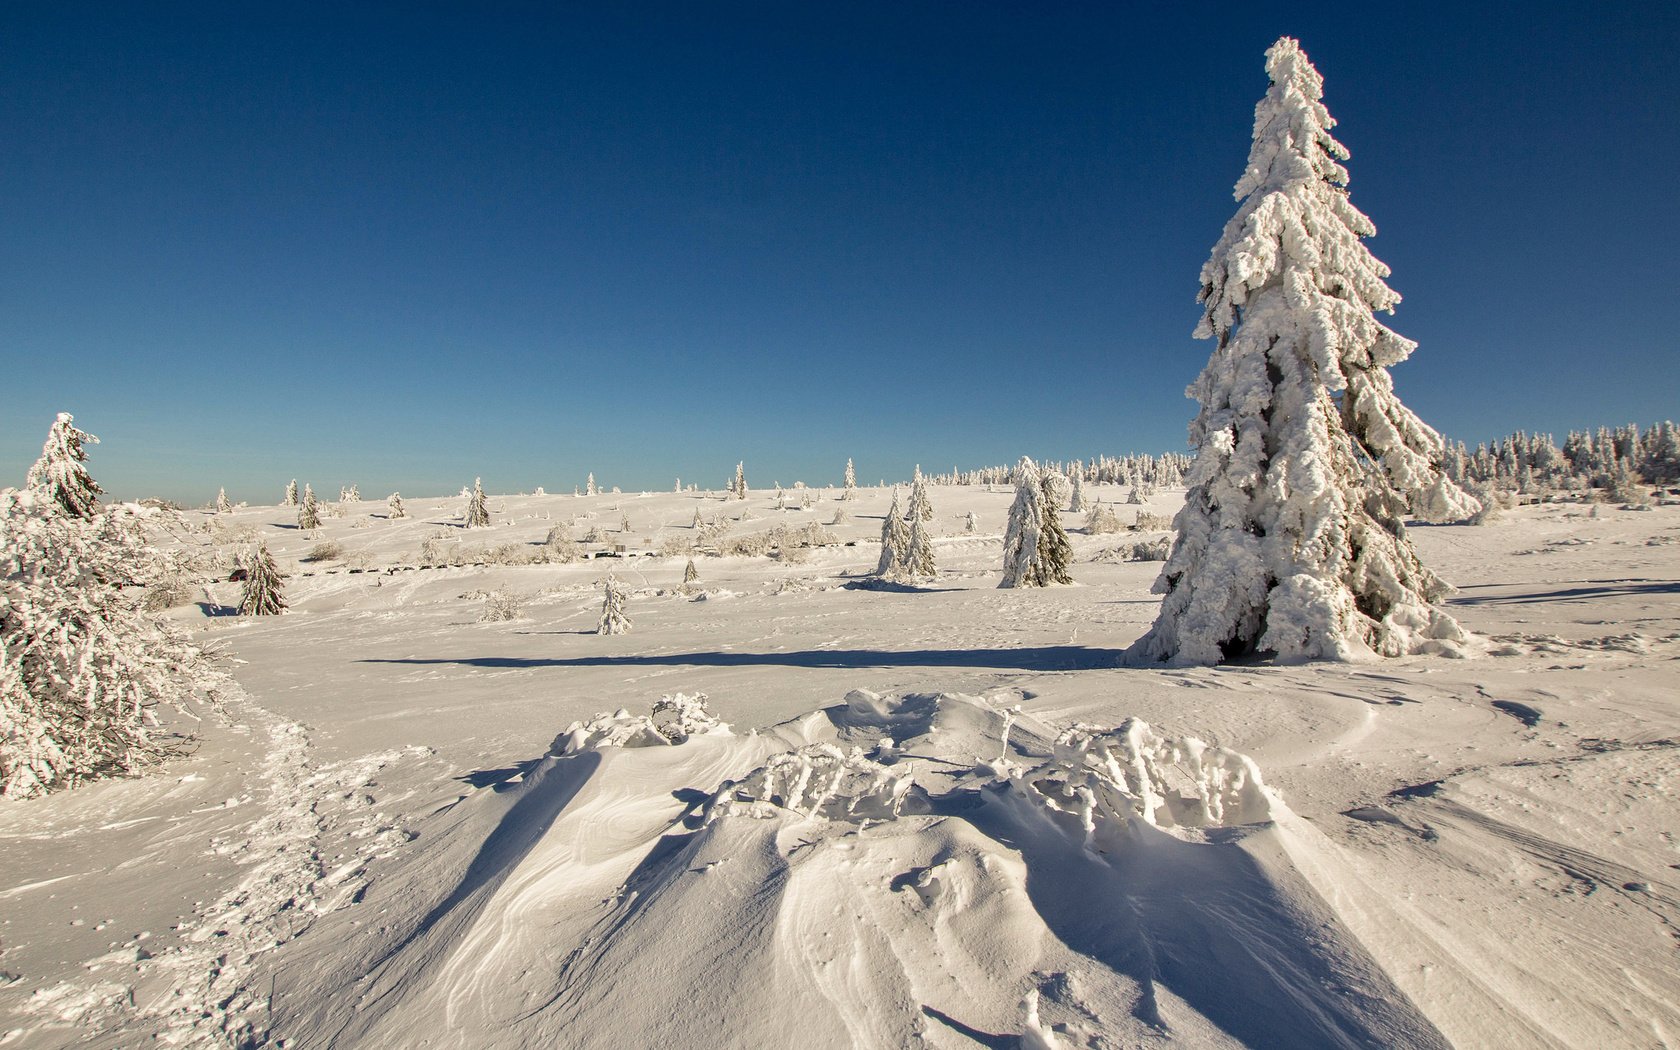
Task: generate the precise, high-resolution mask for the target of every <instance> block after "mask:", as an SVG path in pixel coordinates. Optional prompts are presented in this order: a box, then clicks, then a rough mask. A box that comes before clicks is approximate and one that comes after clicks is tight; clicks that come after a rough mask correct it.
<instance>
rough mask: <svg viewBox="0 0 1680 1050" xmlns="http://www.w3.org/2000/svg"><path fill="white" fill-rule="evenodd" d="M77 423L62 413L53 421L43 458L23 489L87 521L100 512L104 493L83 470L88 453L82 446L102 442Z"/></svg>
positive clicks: (42, 447)
mask: <svg viewBox="0 0 1680 1050" xmlns="http://www.w3.org/2000/svg"><path fill="white" fill-rule="evenodd" d="M74 419H75V417H73V416H72V415H70V413H68V412H60V413H59V414H58V418H57V419H55V420H53V425H52V426H51V427H49V428H47V441H46V444H44V445H42V446H41V458H40V459H37V460H36V461H35V465H34V466H32V467H30V468H29V474H28V475H27V478H26V480H25V481H24V485H25V486H26V487H27V488H28V489H29V490H30V491H31V492H37V493H40V494H42V495H44V496H46V497H47V498H48V499H50V500H51V501H52V503H53V505H55V506H56V507H58V509H59V510H61V511H63V512H64V513H65V514H68V515H70V516H71V517H72V518H81V519H83V520H87V519H89V518H92V517H93V515H94V513H95V512H96V511H98V509H99V494H100V493H101V492H103V491H105V490H104V489H101V488H100V487H99V483H98V482H96V481H94V480H93V477H92V475H90V474H89V473H88V471H87V467H85V466H83V464H84V463H86V462H87V450H86V449H84V448H83V447H82V446H83V445H84V444H87V445H97V444H99V439H98V438H96V437H94V436H93V435H92V434H89V433H87V432H85V431H82V430H77V429H76V426H75V423H74Z"/></svg>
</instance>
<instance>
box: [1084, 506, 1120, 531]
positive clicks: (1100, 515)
mask: <svg viewBox="0 0 1680 1050" xmlns="http://www.w3.org/2000/svg"><path fill="white" fill-rule="evenodd" d="M1121 527H1122V526H1121V525H1120V515H1118V514H1116V513H1114V508H1112V507H1109V506H1106V505H1104V504H1102V503H1093V504H1092V505H1091V510H1090V513H1088V514H1086V515H1085V534H1086V535H1087V536H1106V535H1109V534H1111V533H1116V532H1119V531H1120V529H1121Z"/></svg>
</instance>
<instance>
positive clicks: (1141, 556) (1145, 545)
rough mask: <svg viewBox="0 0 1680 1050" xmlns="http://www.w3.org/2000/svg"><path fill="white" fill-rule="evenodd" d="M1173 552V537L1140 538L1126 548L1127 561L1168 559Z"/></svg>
mask: <svg viewBox="0 0 1680 1050" xmlns="http://www.w3.org/2000/svg"><path fill="white" fill-rule="evenodd" d="M1171 553H1172V537H1171V536H1162V537H1160V538H1158V539H1153V540H1138V541H1137V542H1136V543H1133V544H1132V545H1131V546H1130V547H1128V548H1127V549H1126V560H1127V561H1166V560H1167V555H1169V554H1171Z"/></svg>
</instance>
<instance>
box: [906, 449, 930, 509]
mask: <svg viewBox="0 0 1680 1050" xmlns="http://www.w3.org/2000/svg"><path fill="white" fill-rule="evenodd" d="M905 513H906V514H908V515H909V516H910V517H912V518H920V519H921V520H923V521H932V520H933V504H932V503H930V502H929V501H928V494H927V481H926V480H924V479H923V478H922V466H921V464H920V463H918V464H916V476H915V478H914V479H912V480H911V482H910V509H909V510H907V511H905Z"/></svg>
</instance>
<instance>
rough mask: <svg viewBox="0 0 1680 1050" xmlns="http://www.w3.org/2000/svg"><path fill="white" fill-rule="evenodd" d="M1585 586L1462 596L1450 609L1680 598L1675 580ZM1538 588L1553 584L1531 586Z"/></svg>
mask: <svg viewBox="0 0 1680 1050" xmlns="http://www.w3.org/2000/svg"><path fill="white" fill-rule="evenodd" d="M1581 583H1582V585H1581V586H1575V587H1558V588H1556V589H1555V590H1540V589H1536V590H1532V591H1517V592H1514V593H1506V594H1487V595H1481V596H1477V595H1472V594H1460V595H1459V596H1457V597H1455V598H1450V599H1448V602H1447V604H1449V605H1523V604H1527V603H1529V602H1581V601H1590V600H1592V599H1594V598H1631V597H1634V596H1637V595H1656V594H1680V581H1675V580H1583V581H1581ZM1522 586H1524V584H1520V583H1519V584H1506V583H1486V584H1477V585H1475V586H1470V587H1463V588H1460V590H1462V591H1481V590H1492V589H1496V588H1497V589H1500V590H1508V589H1509V588H1511V587H1522ZM1529 586H1533V587H1536V588H1540V587H1547V586H1550V585H1549V584H1531V585H1529Z"/></svg>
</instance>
